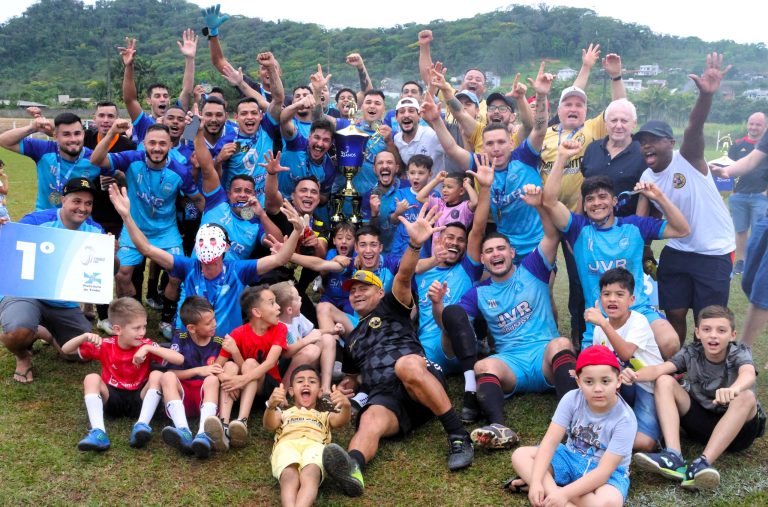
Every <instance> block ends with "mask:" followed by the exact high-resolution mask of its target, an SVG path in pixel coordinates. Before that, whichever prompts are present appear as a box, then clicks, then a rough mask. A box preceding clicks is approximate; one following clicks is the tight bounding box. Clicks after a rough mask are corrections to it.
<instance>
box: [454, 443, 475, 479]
mask: <svg viewBox="0 0 768 507" xmlns="http://www.w3.org/2000/svg"><path fill="white" fill-rule="evenodd" d="M474 459H475V448H474V447H472V440H471V439H470V438H469V435H467V434H464V435H449V436H448V470H450V471H451V472H453V471H456V470H461V469H462V468H467V467H468V466H469V465H471V464H472V461H473V460H474Z"/></svg>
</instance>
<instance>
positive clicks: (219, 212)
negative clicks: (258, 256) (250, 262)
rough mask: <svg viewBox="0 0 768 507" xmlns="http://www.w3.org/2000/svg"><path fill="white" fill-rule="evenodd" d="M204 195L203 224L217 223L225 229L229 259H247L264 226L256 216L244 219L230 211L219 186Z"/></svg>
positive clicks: (261, 235)
mask: <svg viewBox="0 0 768 507" xmlns="http://www.w3.org/2000/svg"><path fill="white" fill-rule="evenodd" d="M204 195H205V208H204V209H203V218H202V222H201V223H203V224H219V225H221V226H222V227H224V229H226V230H227V235H228V236H229V251H228V252H227V258H229V259H247V258H249V257H250V256H251V252H253V248H254V247H255V246H256V245H257V244H258V243H261V240H262V238H264V228H263V227H262V226H261V222H259V219H258V218H257V217H255V216H254V217H253V218H251V219H250V220H244V219H242V218H240V217H239V216H238V215H237V214H235V213H234V212H233V211H232V205H231V204H229V199H227V193H226V192H225V191H224V189H223V188H222V187H221V186H219V187H217V188H216V190H214V191H213V192H211V193H210V194H204Z"/></svg>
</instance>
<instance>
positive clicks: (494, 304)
mask: <svg viewBox="0 0 768 507" xmlns="http://www.w3.org/2000/svg"><path fill="white" fill-rule="evenodd" d="M498 306H499V304H498V303H497V302H496V300H495V299H489V300H488V308H496V307H498Z"/></svg>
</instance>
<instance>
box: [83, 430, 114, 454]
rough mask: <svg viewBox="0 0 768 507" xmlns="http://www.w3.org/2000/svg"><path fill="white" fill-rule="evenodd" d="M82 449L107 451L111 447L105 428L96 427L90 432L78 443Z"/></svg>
mask: <svg viewBox="0 0 768 507" xmlns="http://www.w3.org/2000/svg"><path fill="white" fill-rule="evenodd" d="M77 448H78V449H79V450H81V451H102V452H103V451H106V450H107V449H109V438H107V434H106V433H104V431H103V430H100V429H97V428H94V429H92V430H91V431H89V432H88V434H87V435H86V436H85V438H84V439H82V440H81V441H80V442H78V443H77Z"/></svg>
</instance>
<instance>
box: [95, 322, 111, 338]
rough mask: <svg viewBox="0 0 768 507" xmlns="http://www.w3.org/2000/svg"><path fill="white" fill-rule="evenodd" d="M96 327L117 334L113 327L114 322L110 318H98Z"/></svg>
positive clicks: (109, 333)
mask: <svg viewBox="0 0 768 507" xmlns="http://www.w3.org/2000/svg"><path fill="white" fill-rule="evenodd" d="M96 328H97V329H101V330H102V331H104V332H105V333H107V334H108V335H113V334H115V332H114V330H113V329H112V323H111V322H110V321H109V319H104V320H101V319H99V320H97V321H96Z"/></svg>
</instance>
